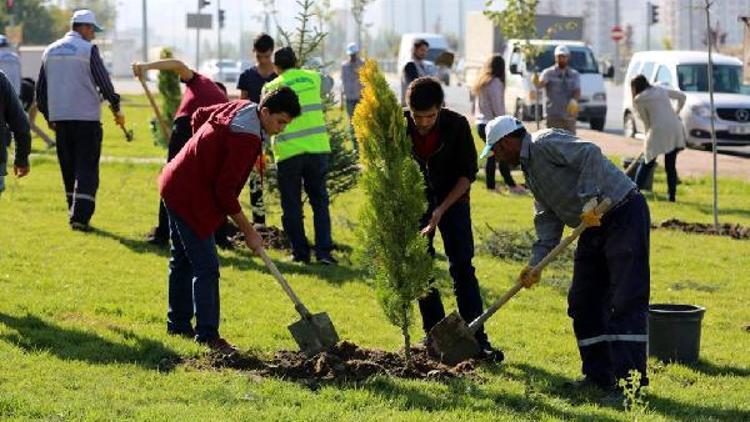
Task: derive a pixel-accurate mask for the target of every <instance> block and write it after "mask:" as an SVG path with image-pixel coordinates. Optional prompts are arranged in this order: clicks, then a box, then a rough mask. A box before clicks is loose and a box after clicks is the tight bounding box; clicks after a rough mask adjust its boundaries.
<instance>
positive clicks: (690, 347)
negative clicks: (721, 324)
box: [648, 304, 706, 363]
mask: <svg viewBox="0 0 750 422" xmlns="http://www.w3.org/2000/svg"><path fill="white" fill-rule="evenodd" d="M705 312H706V308H704V307H702V306H695V305H675V304H652V305H650V306H649V310H648V354H649V356H654V357H656V358H657V359H660V360H662V361H665V362H680V363H695V362H697V361H698V354H699V352H700V347H701V321H703V314H704V313H705Z"/></svg>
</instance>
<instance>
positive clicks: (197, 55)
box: [195, 0, 203, 70]
mask: <svg viewBox="0 0 750 422" xmlns="http://www.w3.org/2000/svg"><path fill="white" fill-rule="evenodd" d="M202 6H203V0H198V14H199V15H200V13H201V7H202ZM200 64H201V29H200V27H199V28H196V29H195V69H196V70H197V69H198V67H200Z"/></svg>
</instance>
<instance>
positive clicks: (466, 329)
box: [429, 198, 612, 365]
mask: <svg viewBox="0 0 750 422" xmlns="http://www.w3.org/2000/svg"><path fill="white" fill-rule="evenodd" d="M611 205H612V201H611V200H610V199H609V198H605V199H604V200H602V202H601V203H599V204H598V205H597V203H596V199H592V200H591V201H589V202H588V203H587V204H586V206H584V211H587V210H590V209H592V208H595V209H596V212H597V214H599V215H602V214H604V213H605V212H606V211H607V210H608V209H609V207H610V206H611ZM587 228H588V225H587V224H586V223H584V222H581V224H579V225H578V227H576V228H575V229H573V231H572V232H571V233H570V234H569V235H568V236H567V237H566V238H565V239H563V240H562V241H561V242H560V243H559V244H558V245H557V246H555V248H554V249H552V250H551V251H550V252H549V253H548V254H547V255H546V256H545V257H544V258H543V259H542V260H541V261H539V263H538V264H536V265H535V266H534V268H532V270H531V271H532V272H539V271H542V269H544V267H546V266H547V264H549V263H550V262H552V260H554V259H555V258H556V257H557V256H558V255H559V254H560V253H561V252H562V251H563V250H565V248H567V247H568V245H570V244H571V243H573V241H574V240H575V239H576V238H578V236H580V235H581V233H583V231H584V230H586V229H587ZM522 288H523V284H522V283H521V280H520V279H519V280H518V281H517V282H516V284H515V285H514V286H513V287H512V288H511V289H510V290H508V292H507V293H505V294H504V295H503V297H501V298H500V299H498V300H497V302H495V303H493V304H492V306H490V307H489V308H488V309H487V310H486V311H484V313H483V314H482V315H480V316H478V317H477V318H476V319H475V320H474V321H472V322H471V324H468V325H467V324H466V322H465V321H464V320H463V319H462V318H461V316H460V315H459V314H458V313H457V312H453V313H451V314H450V315H448V316H447V317H445V318H443V319H442V320H441V321H440V322H438V323H437V324H435V326H434V327H432V329H431V330H430V333H429V339H430V343H431V347H432V349H433V350H434V352H436V354H437V355H438V356H439V357H440V361H442V362H443V363H446V364H449V365H456V364H458V363H460V362H463V361H465V360H467V359H470V358H473V357H474V356H476V355H477V354H478V353H479V343H477V340H476V338H475V337H474V334H475V333H476V332H477V330H478V329H479V327H481V326H482V325H483V324H484V323H485V321H487V320H488V319H489V318H490V317H491V316H492V315H494V314H495V312H497V310H498V309H500V308H501V307H502V306H503V305H505V303H507V302H508V301H509V300H510V298H512V297H513V296H515V295H516V293H518V292H519V291H520V290H521V289H522Z"/></svg>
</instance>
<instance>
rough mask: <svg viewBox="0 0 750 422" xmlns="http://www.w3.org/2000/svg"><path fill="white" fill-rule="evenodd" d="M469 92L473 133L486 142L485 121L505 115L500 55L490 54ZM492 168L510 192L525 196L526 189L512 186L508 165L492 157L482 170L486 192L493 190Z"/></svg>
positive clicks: (503, 64)
mask: <svg viewBox="0 0 750 422" xmlns="http://www.w3.org/2000/svg"><path fill="white" fill-rule="evenodd" d="M471 90H472V93H473V94H474V97H475V100H474V119H475V120H476V124H477V133H479V137H480V138H482V141H484V142H487V137H486V134H485V126H486V125H487V122H489V121H490V120H492V119H494V118H495V117H497V116H502V115H504V114H505V60H503V56H501V55H494V56H492V57H490V59H489V60H487V62H486V63H485V65H484V67H483V68H482V72H481V73H480V75H479V77H478V78H477V81H476V82H475V84H474V86H473V87H472V89H471ZM496 166H497V167H498V168H499V169H500V174H501V175H502V176H503V180H504V181H505V184H506V185H508V188H510V191H511V192H512V193H517V194H523V193H526V189H524V188H523V187H522V186H518V185H516V182H515V181H514V180H513V176H512V175H511V174H510V168H509V167H508V165H507V164H505V163H503V162H499V161H495V157H494V156H490V157H487V162H486V164H485V167H484V170H485V182H486V184H487V189H489V190H493V191H494V190H495V167H496Z"/></svg>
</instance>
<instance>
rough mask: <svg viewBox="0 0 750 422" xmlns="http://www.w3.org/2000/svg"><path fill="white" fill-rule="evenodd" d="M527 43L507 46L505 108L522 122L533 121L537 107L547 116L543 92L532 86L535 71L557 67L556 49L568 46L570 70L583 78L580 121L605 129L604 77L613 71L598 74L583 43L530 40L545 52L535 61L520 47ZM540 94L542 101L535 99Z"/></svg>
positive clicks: (591, 56) (505, 51) (505, 53)
mask: <svg viewBox="0 0 750 422" xmlns="http://www.w3.org/2000/svg"><path fill="white" fill-rule="evenodd" d="M522 43H525V41H524V40H518V39H510V40H508V43H507V44H506V45H505V50H504V53H503V57H504V58H505V63H506V69H507V70H506V78H505V80H506V88H505V106H506V107H508V109H509V110H514V112H515V115H516V117H517V118H519V119H523V120H534V118H535V113H536V107H537V104H538V105H539V117H540V118H543V117H544V107H545V99H544V90H538V91H537V89H536V88H535V87H534V85H533V84H532V83H531V77H532V75H533V73H534V72H535V71H536V72H538V73H540V74H541V72H542V71H543V70H544V69H546V68H548V67H550V66H553V65H554V64H555V55H554V51H555V47H557V46H558V45H565V46H567V47H568V48H569V49H570V61H569V64H570V67H572V68H573V69H575V70H577V71H578V73H580V77H581V98H580V99H579V100H578V103H579V105H580V107H581V111H580V112H579V113H578V120H580V121H584V122H589V125H590V126H591V129H594V130H603V129H604V123H605V121H606V120H607V93H606V90H605V88H604V77H608V78H611V77H612V76H613V73H614V72H613V69H612V68H611V67H610V68H608V69H607V72H606V74H604V75H603V74H602V73H601V72H600V71H599V62H598V61H597V60H596V57H595V56H594V52H593V51H591V48H590V47H589V46H588V45H586V44H585V43H583V42H581V41H567V40H531V44H532V45H535V46H538V47H540V48H541V49H542V53H541V54H540V55H539V56H538V57H537V58H536V60H535V61H534V65H533V67H532V63H531V60H530V59H529V58H528V57H525V55H524V53H523V51H522V49H521V44H522ZM537 92H538V93H539V101H537V100H536V95H537Z"/></svg>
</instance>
